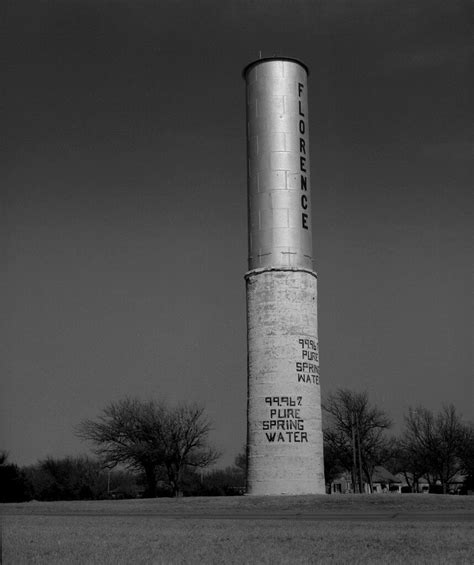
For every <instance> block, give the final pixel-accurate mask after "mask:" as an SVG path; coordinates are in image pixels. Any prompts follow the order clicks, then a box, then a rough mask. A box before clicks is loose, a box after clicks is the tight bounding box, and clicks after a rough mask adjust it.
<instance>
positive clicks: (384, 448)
mask: <svg viewBox="0 0 474 565" xmlns="http://www.w3.org/2000/svg"><path fill="white" fill-rule="evenodd" d="M323 412H324V414H325V415H326V419H327V423H326V426H325V429H324V459H325V461H324V463H325V474H326V482H332V480H333V479H334V478H336V477H337V476H338V475H339V474H340V473H341V472H342V471H346V472H348V473H349V474H350V475H351V476H352V483H353V490H354V492H363V483H366V484H368V485H369V487H370V489H372V476H373V471H374V468H375V466H376V465H382V466H385V467H386V468H387V469H388V470H389V471H391V472H392V473H395V474H397V473H402V474H403V475H404V477H405V480H406V483H407V485H408V486H409V488H410V489H411V491H412V492H417V490H418V489H417V487H418V482H419V480H420V479H421V478H424V479H426V480H427V481H428V484H429V486H430V489H431V490H432V491H435V490H436V489H438V488H439V490H441V492H443V493H445V494H446V493H447V492H448V489H449V485H450V484H451V483H452V482H453V480H454V479H455V478H459V477H460V476H462V478H463V482H464V486H465V489H466V490H474V426H473V424H472V422H471V423H469V422H464V421H463V420H462V418H461V416H460V415H459V414H458V413H457V412H456V408H455V407H454V406H453V405H452V404H447V405H444V406H443V407H442V408H441V410H440V411H438V412H436V413H435V412H433V411H431V410H429V409H427V408H425V407H423V406H416V407H409V409H408V412H407V413H406V414H405V416H404V425H403V429H402V432H401V434H400V435H399V436H390V435H388V431H389V430H390V429H391V428H392V425H393V422H392V420H391V419H390V418H389V416H388V415H387V414H386V413H385V412H384V411H383V410H381V409H379V408H378V407H377V406H374V405H372V404H371V403H370V401H369V397H368V394H367V392H354V391H351V390H348V389H339V390H337V391H336V392H335V393H332V394H330V395H329V396H328V398H327V399H326V401H325V402H324V403H323Z"/></svg>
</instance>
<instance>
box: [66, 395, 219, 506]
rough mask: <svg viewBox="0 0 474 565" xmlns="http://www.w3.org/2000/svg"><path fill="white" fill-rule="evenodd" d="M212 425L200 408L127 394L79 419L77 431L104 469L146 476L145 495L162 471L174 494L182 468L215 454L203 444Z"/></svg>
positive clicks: (213, 457) (152, 489) (152, 490)
mask: <svg viewBox="0 0 474 565" xmlns="http://www.w3.org/2000/svg"><path fill="white" fill-rule="evenodd" d="M210 430H211V424H210V421H209V419H208V418H207V416H206V415H205V412H204V408H202V407H200V406H197V405H190V406H188V405H182V406H178V407H176V408H169V407H167V406H166V405H165V404H163V403H159V402H156V401H154V400H150V401H147V402H144V401H140V400H138V399H130V398H126V399H124V400H119V401H117V402H113V403H111V404H109V405H108V406H106V407H105V408H104V409H103V411H102V414H101V415H100V416H99V418H98V419H97V420H84V421H83V422H81V423H80V424H79V426H78V427H77V429H76V433H77V435H78V436H79V437H81V438H82V439H85V440H87V441H90V442H92V444H93V445H94V447H95V449H94V451H95V453H96V454H97V455H99V456H100V458H101V459H102V461H103V462H104V465H107V466H108V467H109V468H110V467H112V466H114V465H117V464H123V465H125V466H127V467H129V468H132V469H137V470H139V471H142V472H143V473H144V474H145V477H146V481H147V493H146V494H147V495H148V496H156V492H157V490H156V488H157V476H158V473H159V472H160V471H162V472H163V471H164V472H165V473H166V477H167V479H168V482H169V485H170V487H171V488H172V490H173V493H174V494H175V495H178V494H179V491H180V487H181V482H182V479H183V472H184V470H185V468H186V467H188V466H192V467H205V466H206V465H209V464H210V463H212V462H214V461H215V460H216V459H217V458H218V457H219V454H218V453H217V452H216V451H215V450H214V449H212V448H211V447H209V446H208V445H207V442H208V436H209V432H210Z"/></svg>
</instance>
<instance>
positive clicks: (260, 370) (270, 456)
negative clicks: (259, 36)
mask: <svg viewBox="0 0 474 565" xmlns="http://www.w3.org/2000/svg"><path fill="white" fill-rule="evenodd" d="M243 77H244V79H245V81H246V86H247V153H248V215H249V216H248V217H249V271H248V273H247V274H246V275H245V279H246V287H247V346H248V406H247V459H248V472H247V493H248V494H251V495H279V494H323V493H324V492H325V484H324V466H323V438H322V427H321V394H320V382H319V351H318V317H317V277H316V273H315V272H314V271H313V260H312V237H311V224H312V219H311V184H310V156H309V137H308V123H309V122H308V96H307V91H308V87H307V77H308V69H307V67H306V65H304V64H303V63H302V62H300V61H298V60H295V59H288V58H283V57H278V58H265V59H258V60H257V61H254V62H253V63H250V64H249V65H247V67H245V69H244V71H243Z"/></svg>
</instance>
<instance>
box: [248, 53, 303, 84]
mask: <svg viewBox="0 0 474 565" xmlns="http://www.w3.org/2000/svg"><path fill="white" fill-rule="evenodd" d="M269 61H289V62H290V63H296V64H298V65H300V66H301V67H303V69H304V70H305V71H306V74H307V75H308V76H309V68H308V66H307V65H306V64H305V63H303V61H300V60H299V59H295V58H294V57H263V58H262V59H256V60H255V61H252V62H251V63H249V64H248V65H246V66H245V67H244V69H243V71H242V78H243V79H244V80H245V78H246V77H247V73H248V72H249V71H250V69H252V68H253V67H255V66H256V65H259V64H260V63H268V62H269Z"/></svg>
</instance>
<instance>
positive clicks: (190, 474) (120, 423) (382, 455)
mask: <svg viewBox="0 0 474 565" xmlns="http://www.w3.org/2000/svg"><path fill="white" fill-rule="evenodd" d="M323 414H324V421H325V426H324V432H323V435H324V468H325V476H326V482H327V483H331V482H332V481H333V480H334V479H335V478H337V477H338V476H339V475H340V474H341V473H342V472H347V473H349V474H350V475H351V477H352V483H353V491H354V492H363V491H364V483H365V484H368V485H369V487H372V476H373V471H374V468H375V466H377V465H383V466H385V467H386V468H387V469H389V470H390V471H391V472H392V473H399V472H400V473H403V474H404V475H405V478H406V482H407V484H408V485H409V486H410V488H412V490H413V491H414V492H416V490H417V483H418V481H419V480H420V479H421V478H422V477H424V478H425V479H426V480H427V481H428V482H429V484H430V486H431V487H433V488H434V487H435V486H436V485H440V487H441V490H442V492H444V493H446V492H448V488H449V484H450V482H451V481H452V480H453V479H454V477H456V476H457V475H459V474H462V475H463V477H464V478H465V487H466V489H470V490H473V489H474V427H473V425H472V423H467V422H464V421H463V420H462V418H461V417H460V415H459V414H458V413H457V412H456V409H455V408H454V406H452V405H446V406H443V408H442V409H441V410H440V411H439V412H437V413H434V412H432V411H430V410H428V409H427V408H425V407H422V406H417V407H414V408H409V409H408V412H407V414H406V415H405V418H404V428H403V430H402V432H401V434H400V435H399V436H398V437H395V436H390V435H389V431H390V429H391V428H392V424H393V423H392V420H391V419H390V417H389V416H388V415H387V414H386V413H385V412H384V411H383V410H381V409H380V408H378V407H377V406H375V405H373V404H372V403H371V402H370V400H369V397H368V394H367V392H355V391H351V390H348V389H339V390H337V391H336V392H334V393H332V394H330V395H329V396H328V397H327V398H326V400H325V402H323ZM211 429H212V423H211V421H210V419H209V417H208V416H207V414H206V412H205V409H204V408H203V407H202V406H200V405H197V404H179V405H177V406H169V405H167V404H165V403H164V402H158V401H155V400H149V401H141V400H138V399H134V398H125V399H122V400H119V401H117V402H111V403H109V404H108V405H107V406H106V407H105V408H104V409H103V410H102V411H101V413H100V414H99V416H98V417H97V418H96V419H93V420H91V419H88V420H84V421H82V422H80V423H79V424H78V426H77V427H76V428H75V433H76V434H77V436H79V437H80V438H81V439H83V440H85V441H86V442H87V443H88V444H89V445H90V446H91V447H92V449H93V451H94V454H95V458H92V457H89V456H78V457H65V458H62V459H54V458H52V457H48V458H46V459H44V460H41V461H38V463H37V464H36V465H31V466H29V467H22V468H20V467H18V466H17V465H15V464H14V463H10V462H9V461H8V456H7V454H6V453H5V452H2V453H0V502H12V501H22V500H31V499H36V500H78V499H104V498H133V497H137V496H145V497H155V496H180V495H185V496H193V495H194V496H198V495H201V496H206V495H214V496H218V495H231V494H243V493H244V491H245V476H246V454H245V450H244V451H242V452H241V453H240V454H239V455H238V456H237V457H236V459H235V462H234V465H232V466H229V467H227V468H226V469H223V470H212V471H209V470H208V468H209V466H211V465H212V464H214V463H215V462H216V461H217V460H218V459H219V457H220V453H219V451H218V450H217V449H215V448H214V447H213V446H212V445H211V444H210V441H209V434H210V432H211Z"/></svg>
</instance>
